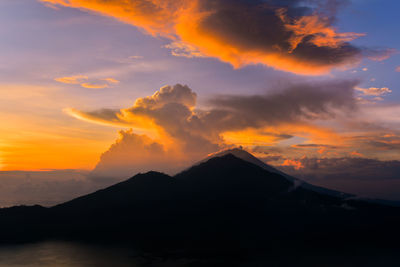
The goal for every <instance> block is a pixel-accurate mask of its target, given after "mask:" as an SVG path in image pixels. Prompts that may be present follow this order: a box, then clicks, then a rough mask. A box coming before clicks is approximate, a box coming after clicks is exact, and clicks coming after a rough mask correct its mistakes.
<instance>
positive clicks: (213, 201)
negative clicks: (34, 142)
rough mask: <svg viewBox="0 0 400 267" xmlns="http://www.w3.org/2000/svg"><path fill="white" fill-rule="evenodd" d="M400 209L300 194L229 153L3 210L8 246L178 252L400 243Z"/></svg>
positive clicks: (0, 223)
mask: <svg viewBox="0 0 400 267" xmlns="http://www.w3.org/2000/svg"><path fill="white" fill-rule="evenodd" d="M399 210H400V209H398V208H392V207H388V206H383V205H379V204H374V203H368V202H364V201H359V200H355V199H350V200H349V199H346V198H343V197H337V196H332V195H327V194H322V193H319V192H315V191H312V190H309V189H307V188H304V187H301V186H298V187H295V188H294V189H293V182H292V181H289V180H288V179H286V178H285V177H284V176H282V175H280V174H278V173H273V172H269V171H267V170H265V169H264V168H262V167H261V166H258V165H255V164H253V163H251V162H248V161H245V160H243V159H240V158H238V157H236V156H234V155H233V154H231V153H228V154H226V155H223V156H220V157H212V158H210V159H208V160H207V161H205V162H203V163H200V164H197V165H194V166H192V167H191V168H189V169H187V170H185V171H183V172H181V173H179V174H177V175H175V176H173V177H171V176H169V175H166V174H163V173H159V172H147V173H141V174H137V175H135V176H133V177H132V178H130V179H128V180H126V181H124V182H120V183H118V184H115V185H113V186H110V187H108V188H105V189H102V190H98V191H96V192H94V193H92V194H88V195H85V196H82V197H79V198H76V199H73V200H71V201H68V202H65V203H62V204H60V205H57V206H54V207H51V208H43V209H42V208H39V207H35V208H28V207H25V208H11V209H3V210H0V243H3V244H4V243H8V242H10V241H15V240H18V241H21V242H26V241H30V240H38V239H49V238H50V239H72V240H92V241H93V240H95V241H96V242H98V241H99V240H101V241H105V240H113V241H118V242H120V241H123V242H132V243H134V244H135V246H139V247H142V248H146V249H149V250H163V249H165V248H168V249H175V250H179V251H182V250H184V251H187V250H195V251H197V250H202V251H203V250H210V251H220V250H221V249H223V250H228V251H236V250H240V251H243V250H244V251H247V250H249V251H250V250H251V251H253V250H258V249H261V250H263V249H265V248H267V247H271V246H278V245H279V246H287V245H288V244H289V243H290V244H291V245H293V246H295V245H312V244H314V243H315V244H319V245H321V246H322V245H324V246H331V245H339V244H342V243H343V242H349V243H352V244H353V243H354V242H356V243H357V244H360V245H365V244H368V245H369V246H373V245H374V244H379V242H383V241H385V242H389V243H390V244H392V243H393V242H394V241H395V240H396V238H397V237H400V233H399V230H397V225H398V223H400V212H399ZM388 233H390V235H391V237H390V238H389V237H388ZM366 238H367V240H366Z"/></svg>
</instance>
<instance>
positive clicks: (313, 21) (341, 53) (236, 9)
mask: <svg viewBox="0 0 400 267" xmlns="http://www.w3.org/2000/svg"><path fill="white" fill-rule="evenodd" d="M40 1H41V2H43V3H46V4H51V5H53V6H65V7H71V8H78V9H81V10H85V11H90V12H95V13H98V14H101V15H104V16H109V17H113V18H116V19H118V20H120V21H122V22H124V23H127V24H131V25H133V26H136V27H138V28H140V29H142V30H143V31H144V32H146V33H148V34H151V35H153V36H162V37H165V38H168V39H170V40H171V44H170V45H168V47H169V48H171V49H172V53H173V54H174V55H177V56H186V57H199V56H200V57H203V56H207V57H214V58H218V59H219V60H221V61H223V62H228V63H230V64H232V65H233V66H234V67H236V68H238V67H242V66H245V65H249V64H263V65H266V66H269V67H273V68H275V69H278V70H283V71H288V72H293V73H296V74H303V75H320V74H324V73H328V72H329V71H330V70H331V69H332V68H337V67H339V68H342V67H346V66H349V65H353V64H354V63H355V62H357V61H359V60H360V58H361V57H362V56H363V55H364V54H369V55H370V54H374V55H375V56H376V57H377V56H379V55H380V54H381V53H380V52H379V51H366V50H365V49H362V48H359V47H356V46H354V45H351V44H350V43H349V42H350V41H352V40H353V39H355V38H358V37H360V36H363V35H364V34H360V33H352V32H347V33H341V32H338V30H337V29H336V28H335V27H334V22H335V14H336V12H337V10H338V7H339V6H340V5H341V4H342V3H343V2H344V1H338V0H323V1H304V0H293V1H284V0H229V1H228V0H201V1H200V0H179V1H176V0H131V1H125V0H90V1H87V0H40Z"/></svg>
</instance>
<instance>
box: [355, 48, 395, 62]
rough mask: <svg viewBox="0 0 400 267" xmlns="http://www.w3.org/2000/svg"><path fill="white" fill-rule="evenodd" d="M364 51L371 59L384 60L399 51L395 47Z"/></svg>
mask: <svg viewBox="0 0 400 267" xmlns="http://www.w3.org/2000/svg"><path fill="white" fill-rule="evenodd" d="M363 53H364V55H365V56H366V57H367V58H368V59H370V60H373V61H384V60H386V59H388V58H390V57H391V56H392V55H394V54H397V53H398V51H397V50H396V49H393V48H387V49H375V50H373V49H369V50H364V51H363Z"/></svg>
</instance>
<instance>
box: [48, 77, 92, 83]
mask: <svg viewBox="0 0 400 267" xmlns="http://www.w3.org/2000/svg"><path fill="white" fill-rule="evenodd" d="M88 79H89V77H87V76H85V75H75V76H69V77H59V78H55V79H54V80H55V81H57V82H60V83H66V84H81V83H83V82H85V81H87V80H88Z"/></svg>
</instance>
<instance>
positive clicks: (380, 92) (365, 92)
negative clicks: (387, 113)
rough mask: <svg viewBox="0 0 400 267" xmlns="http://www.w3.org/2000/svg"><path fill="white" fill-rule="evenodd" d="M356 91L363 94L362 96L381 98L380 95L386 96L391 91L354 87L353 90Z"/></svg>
mask: <svg viewBox="0 0 400 267" xmlns="http://www.w3.org/2000/svg"><path fill="white" fill-rule="evenodd" d="M354 89H355V90H357V91H360V92H362V93H363V95H366V96H382V95H386V94H389V93H391V92H392V90H390V89H389V88H387V87H380V88H379V87H369V88H362V87H355V88H354Z"/></svg>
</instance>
